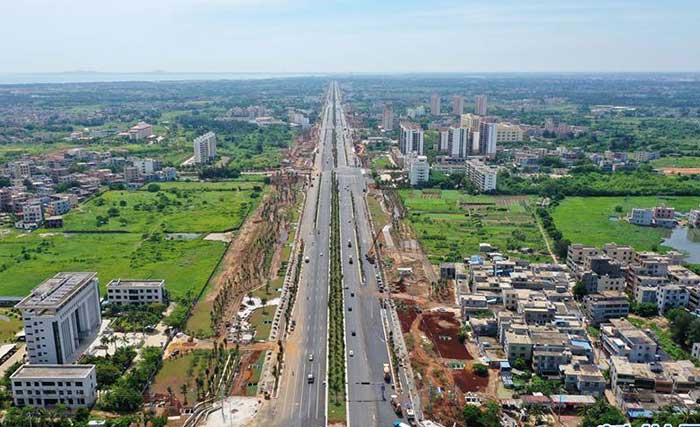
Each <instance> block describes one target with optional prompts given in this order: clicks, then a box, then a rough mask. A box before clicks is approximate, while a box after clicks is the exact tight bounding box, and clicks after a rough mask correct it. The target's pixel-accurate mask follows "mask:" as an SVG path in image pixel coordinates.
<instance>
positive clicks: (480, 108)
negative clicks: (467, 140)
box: [474, 95, 487, 116]
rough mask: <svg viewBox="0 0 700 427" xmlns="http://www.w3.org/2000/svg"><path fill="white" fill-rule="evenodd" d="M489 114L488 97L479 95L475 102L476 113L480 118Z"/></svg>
mask: <svg viewBox="0 0 700 427" xmlns="http://www.w3.org/2000/svg"><path fill="white" fill-rule="evenodd" d="M486 112H487V98H486V95H477V96H476V98H475V100H474V113H476V114H477V115H478V116H485V115H486Z"/></svg>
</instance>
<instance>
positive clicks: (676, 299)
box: [656, 285, 688, 315]
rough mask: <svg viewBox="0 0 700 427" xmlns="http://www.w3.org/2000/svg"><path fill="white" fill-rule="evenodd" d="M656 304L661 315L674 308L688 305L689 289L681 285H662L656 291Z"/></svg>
mask: <svg viewBox="0 0 700 427" xmlns="http://www.w3.org/2000/svg"><path fill="white" fill-rule="evenodd" d="M656 304H657V306H658V307H659V314H661V315H663V314H665V313H666V312H667V311H668V310H670V309H672V308H676V307H686V306H688V290H687V289H686V288H685V286H680V285H666V286H662V287H660V288H659V289H658V290H657V291H656Z"/></svg>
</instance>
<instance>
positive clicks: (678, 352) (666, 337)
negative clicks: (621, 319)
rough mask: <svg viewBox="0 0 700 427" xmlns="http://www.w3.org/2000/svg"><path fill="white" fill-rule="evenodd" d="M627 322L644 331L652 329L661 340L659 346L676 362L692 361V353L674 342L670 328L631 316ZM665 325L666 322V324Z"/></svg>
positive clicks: (652, 320) (651, 320)
mask: <svg viewBox="0 0 700 427" xmlns="http://www.w3.org/2000/svg"><path fill="white" fill-rule="evenodd" d="M627 320H629V321H630V323H632V324H633V325H635V326H636V327H638V328H642V329H651V331H652V332H654V333H655V334H656V336H657V338H658V339H659V346H660V347H661V348H662V349H663V350H664V351H665V352H666V353H668V355H669V356H671V357H672V358H673V359H675V360H686V359H687V360H692V356H691V355H690V352H688V351H686V350H684V349H683V348H681V346H679V345H678V344H676V343H675V342H674V341H673V338H671V332H670V330H669V328H668V326H665V325H659V324H657V322H656V321H654V319H650V320H647V319H643V318H641V317H637V316H633V315H631V316H629V317H628V318H627ZM664 323H665V322H664Z"/></svg>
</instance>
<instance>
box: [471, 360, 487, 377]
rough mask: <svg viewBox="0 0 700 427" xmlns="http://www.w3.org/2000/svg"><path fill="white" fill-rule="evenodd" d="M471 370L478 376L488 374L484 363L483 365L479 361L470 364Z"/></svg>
mask: <svg viewBox="0 0 700 427" xmlns="http://www.w3.org/2000/svg"><path fill="white" fill-rule="evenodd" d="M472 370H473V371H474V373H475V374H476V375H478V376H480V377H485V376H488V374H489V369H488V368H487V367H486V365H483V364H481V363H475V364H474V365H473V366H472Z"/></svg>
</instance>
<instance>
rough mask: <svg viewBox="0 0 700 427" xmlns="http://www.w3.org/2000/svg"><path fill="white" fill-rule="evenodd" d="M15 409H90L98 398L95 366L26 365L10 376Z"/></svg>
mask: <svg viewBox="0 0 700 427" xmlns="http://www.w3.org/2000/svg"><path fill="white" fill-rule="evenodd" d="M10 383H11V384H12V399H13V401H14V404H15V406H18V407H22V406H32V407H39V408H52V407H55V406H57V405H64V406H65V407H67V408H70V409H76V408H87V407H90V406H92V405H93V404H94V403H95V400H96V399H97V377H96V370H95V365H33V364H32V365H29V364H25V365H22V366H21V367H20V368H19V369H17V370H16V371H15V372H14V373H13V374H12V375H11V376H10Z"/></svg>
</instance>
